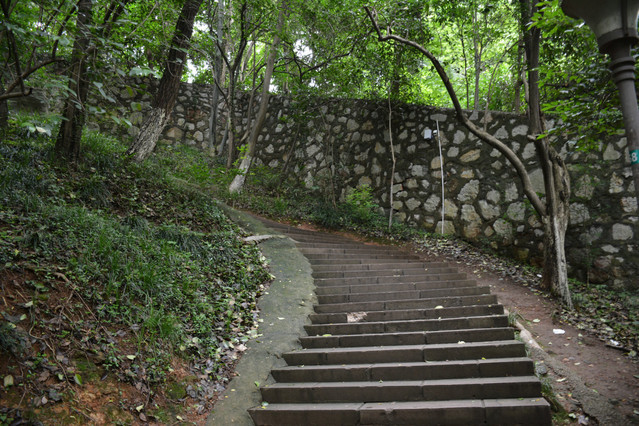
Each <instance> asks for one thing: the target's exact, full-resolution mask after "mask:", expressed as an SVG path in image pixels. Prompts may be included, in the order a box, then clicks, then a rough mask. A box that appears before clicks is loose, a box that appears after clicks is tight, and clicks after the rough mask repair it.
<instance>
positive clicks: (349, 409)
mask: <svg viewBox="0 0 639 426" xmlns="http://www.w3.org/2000/svg"><path fill="white" fill-rule="evenodd" d="M273 226H275V227H276V229H278V230H279V232H281V233H283V234H285V235H287V236H289V237H290V238H292V239H293V240H294V241H295V244H296V246H297V248H298V249H299V250H300V251H301V252H302V253H303V254H304V255H305V256H306V257H307V259H308V260H309V263H310V264H311V266H312V268H313V277H314V280H315V284H316V295H317V302H318V304H317V305H315V306H314V310H315V312H314V313H313V314H311V315H310V317H309V319H310V322H311V324H307V325H305V330H306V332H307V334H308V336H304V337H300V343H301V346H302V348H303V349H300V350H296V351H292V352H287V353H284V354H282V355H281V356H282V358H283V360H284V361H286V363H287V364H288V366H286V367H281V368H276V369H274V370H272V377H273V378H274V379H275V380H276V381H277V383H275V384H273V385H268V386H265V387H263V388H261V389H260V390H261V392H262V396H263V400H264V403H263V405H261V406H259V407H255V408H253V409H251V410H249V411H250V413H251V416H252V418H253V420H254V421H255V424H257V425H278V426H279V425H296V426H297V425H401V424H406V425H417V424H446V425H451V424H458V425H480V424H481V425H486V424H502V425H511V424H512V425H515V424H535V425H537V424H540V425H550V424H551V418H550V406H549V404H548V403H547V402H546V401H545V400H544V399H543V398H542V397H541V384H540V382H539V380H538V379H537V377H535V376H534V365H533V362H532V361H531V360H530V359H529V358H527V357H526V353H525V352H526V351H525V346H524V344H523V343H522V342H520V341H517V340H515V339H514V329H512V328H511V327H509V325H508V318H507V316H506V315H504V313H503V312H504V311H503V307H502V306H501V305H499V304H498V303H497V299H496V297H495V296H494V295H491V294H490V289H489V287H488V286H485V285H484V286H478V285H477V282H476V281H475V280H473V279H469V278H468V277H467V275H466V274H463V273H460V272H459V271H458V269H457V268H456V267H455V264H454V263H453V264H447V263H443V262H425V261H423V260H422V259H421V258H420V257H419V256H417V255H414V254H410V253H405V252H402V251H400V250H398V249H397V248H396V247H392V246H379V245H374V244H365V243H361V242H357V241H354V240H352V239H349V238H345V237H342V236H339V235H326V234H322V233H318V232H315V231H310V230H303V229H298V228H295V227H291V226H288V225H277V224H274V225H273Z"/></svg>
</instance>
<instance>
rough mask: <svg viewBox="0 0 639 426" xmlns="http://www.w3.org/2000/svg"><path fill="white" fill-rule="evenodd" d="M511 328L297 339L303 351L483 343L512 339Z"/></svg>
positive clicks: (512, 331)
mask: <svg viewBox="0 0 639 426" xmlns="http://www.w3.org/2000/svg"><path fill="white" fill-rule="evenodd" d="M514 333H515V332H514V330H513V329H512V328H510V327H492V328H472V329H467V330H441V331H409V332H403V333H402V332H398V333H379V334H375V333H371V334H347V335H336V336H333V335H322V336H304V337H300V343H301V344H302V347H303V348H305V349H312V348H337V347H340V348H351V347H358V346H359V347H363V346H398V345H423V344H428V345H431V344H437V343H458V342H460V341H465V342H484V341H491V340H493V341H494V340H508V339H514V337H515V335H514Z"/></svg>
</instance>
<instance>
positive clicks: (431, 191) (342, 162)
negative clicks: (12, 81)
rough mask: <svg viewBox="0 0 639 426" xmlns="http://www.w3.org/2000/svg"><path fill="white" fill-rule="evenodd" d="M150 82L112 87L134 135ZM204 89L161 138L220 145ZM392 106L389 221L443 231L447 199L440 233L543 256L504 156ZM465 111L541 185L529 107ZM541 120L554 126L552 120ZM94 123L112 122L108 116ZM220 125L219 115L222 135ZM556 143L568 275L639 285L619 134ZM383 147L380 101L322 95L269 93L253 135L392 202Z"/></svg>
mask: <svg viewBox="0 0 639 426" xmlns="http://www.w3.org/2000/svg"><path fill="white" fill-rule="evenodd" d="M155 84H157V82H155V81H153V80H148V79H145V80H143V79H137V80H136V81H131V82H129V85H128V86H126V85H125V86H123V87H121V88H119V89H117V90H116V93H115V94H116V95H117V96H116V98H117V105H118V106H117V108H118V109H119V111H118V112H119V113H120V114H124V115H128V117H129V119H130V121H131V123H133V126H132V127H130V128H129V129H128V134H129V135H131V136H135V134H136V132H137V131H138V127H137V126H138V125H139V124H140V123H141V122H142V119H143V114H144V111H145V110H146V108H148V106H149V105H150V101H151V96H150V95H149V94H148V92H149V90H148V89H152V87H153V86H154V85H155ZM151 92H152V90H151ZM210 92H211V89H210V88H209V87H207V86H202V85H191V84H183V85H182V88H181V92H180V95H179V98H178V103H177V105H176V108H175V110H174V113H173V116H172V120H171V122H170V123H169V124H168V125H167V127H166V128H165V130H164V134H163V138H164V139H163V141H161V142H163V143H167V144H188V145H193V146H197V147H199V148H201V149H203V150H205V151H207V152H215V147H210V146H209V143H208V139H209V128H208V116H209V111H210V107H211V106H210V102H209V96H210ZM247 100H248V96H246V95H241V96H240V102H239V107H238V111H237V118H238V124H239V126H240V128H239V129H238V131H239V132H243V131H244V129H245V128H246V126H247V125H248V124H249V123H248V122H247V120H246V118H243V117H244V114H245V113H246V110H247ZM258 101H259V100H258ZM256 102H257V101H256ZM302 104H303V105H302ZM392 109H393V112H392V117H393V119H392V126H393V128H392V130H393V144H394V150H395V156H396V159H397V164H396V169H395V170H396V171H395V175H394V185H393V194H394V195H393V199H394V201H393V206H392V207H393V211H394V212H395V213H394V214H395V220H397V221H400V222H405V223H408V224H410V225H413V226H418V227H421V228H423V229H425V230H427V231H431V232H439V231H440V230H441V229H442V224H441V215H442V212H441V209H442V204H443V207H444V216H445V218H444V223H443V229H444V232H445V233H449V234H456V235H459V236H462V237H464V238H465V239H467V240H470V241H472V242H475V243H477V244H482V245H489V246H491V247H493V248H494V249H496V250H497V251H499V252H501V253H505V254H507V255H509V256H512V257H515V258H517V259H520V260H524V261H528V262H530V263H532V264H540V263H541V261H542V247H543V246H542V241H543V239H542V234H543V227H542V225H541V223H540V221H539V220H538V218H537V217H536V215H535V213H534V211H533V209H532V207H531V206H530V205H529V203H528V202H527V200H526V199H525V197H524V195H523V191H522V188H521V185H520V183H519V180H518V177H517V175H516V174H515V172H514V171H513V170H512V168H511V167H510V165H509V164H508V163H507V161H506V160H505V158H504V157H503V156H502V155H501V154H499V153H498V152H497V151H496V150H494V149H493V148H491V147H489V146H488V145H486V144H483V143H481V142H480V141H479V140H478V139H477V138H476V137H474V136H473V135H472V134H469V132H468V131H467V130H466V129H465V128H464V127H463V126H462V125H461V124H459V123H458V122H457V121H456V119H455V116H454V112H453V111H452V110H450V109H442V108H434V107H429V106H424V105H408V104H395V105H393V106H392ZM471 118H472V119H473V120H474V121H475V122H476V123H478V124H479V125H480V126H485V127H486V129H487V130H488V131H489V133H491V134H493V135H494V136H495V137H497V138H499V139H501V140H502V141H504V142H506V143H507V144H509V145H510V147H511V148H512V149H513V150H514V151H515V152H516V153H517V154H518V155H519V156H520V158H522V159H523V160H524V162H525V163H526V165H527V168H528V170H529V172H530V173H531V178H532V181H533V184H534V185H535V188H536V191H537V192H539V193H543V192H544V186H543V177H542V172H541V169H540V167H539V163H538V161H537V156H536V153H535V148H534V144H533V143H532V142H530V141H529V140H528V139H527V137H526V136H527V133H528V126H527V124H526V117H523V116H521V115H517V114H511V113H502V112H494V111H491V112H489V113H488V114H486V115H484V114H483V113H479V114H474V115H473V116H472V117H471ZM548 125H549V126H552V125H553V123H552V121H551V122H549V123H548ZM94 126H96V127H100V126H102V127H103V128H102V130H109V131H115V130H117V129H116V128H115V127H113V128H105V125H104V124H100V125H98V124H96V123H94ZM223 126H224V122H223V121H221V123H220V126H219V127H218V129H217V132H218V134H220V135H221V133H222V131H223ZM438 126H439V129H440V132H439V138H437V137H433V138H431V139H425V138H424V130H425V129H430V130H435V129H437V127H438ZM107 127H108V125H107ZM554 142H555V144H556V146H558V147H559V151H560V153H561V156H562V157H563V158H564V160H565V161H566V163H567V165H568V168H569V170H570V175H571V185H572V196H571V207H570V226H569V228H568V232H567V235H566V247H567V257H568V262H569V267H570V269H569V273H570V275H571V276H574V277H577V278H579V279H581V280H583V281H586V280H587V281H588V282H590V283H594V284H597V283H605V284H608V285H610V286H613V287H616V288H626V289H638V288H639V279H638V276H639V235H637V234H639V230H638V229H639V228H638V225H637V223H638V221H639V211H638V209H637V199H636V197H635V196H634V184H633V182H632V175H631V170H630V158H629V154H628V148H627V142H626V139H625V138H624V137H616V138H612V139H609V140H606V141H602V143H601V146H600V150H599V151H597V152H580V151H577V150H575V149H573V146H574V141H570V140H566V141H559V140H555V141H554ZM439 143H441V149H442V154H443V155H442V156H441V157H440V155H439V146H438V144H439ZM390 149H391V147H390V137H389V131H388V105H387V103H386V102H375V101H363V100H352V99H317V100H316V101H314V102H311V103H309V102H308V101H306V102H304V103H302V102H300V101H296V100H294V99H287V98H284V97H276V96H274V97H271V100H270V103H269V113H268V117H267V120H266V123H265V126H264V129H263V130H262V133H261V135H260V136H259V147H258V159H257V162H258V164H263V165H267V166H269V167H272V168H274V169H277V168H282V167H283V166H284V164H287V166H288V169H289V170H291V171H292V172H294V174H295V175H296V176H298V177H299V179H301V180H303V181H304V182H305V184H306V185H307V186H309V187H316V188H318V189H320V190H321V189H322V188H323V187H324V188H325V187H326V186H327V185H333V186H334V188H335V190H336V193H337V194H339V195H340V196H341V197H344V196H345V194H347V193H348V191H352V190H353V189H354V188H357V187H358V186H361V185H369V186H370V187H371V188H372V192H373V194H374V196H375V198H376V202H377V203H378V204H379V205H380V206H382V207H383V208H384V209H385V211H386V212H388V209H389V208H390V206H389V190H390V188H389V185H390V170H391V154H390ZM442 173H443V174H444V199H443V200H442V196H441V193H442V188H441V174H442Z"/></svg>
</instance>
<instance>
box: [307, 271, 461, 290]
mask: <svg viewBox="0 0 639 426" xmlns="http://www.w3.org/2000/svg"><path fill="white" fill-rule="evenodd" d="M465 279H467V275H466V274H465V273H463V272H454V273H442V274H424V275H417V276H412V275H400V276H373V277H355V278H319V279H315V285H317V286H318V287H329V286H345V285H358V284H392V283H416V282H426V281H453V280H465Z"/></svg>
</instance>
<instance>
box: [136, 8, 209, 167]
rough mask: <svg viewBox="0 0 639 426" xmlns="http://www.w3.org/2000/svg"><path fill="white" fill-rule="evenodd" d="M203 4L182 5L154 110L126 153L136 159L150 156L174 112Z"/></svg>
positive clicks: (152, 107) (154, 102)
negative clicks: (196, 22)
mask: <svg viewBox="0 0 639 426" xmlns="http://www.w3.org/2000/svg"><path fill="white" fill-rule="evenodd" d="M201 4H202V0H187V1H186V3H184V6H183V7H182V11H181V12H180V16H179V18H178V20H177V23H176V25H175V34H174V35H173V40H172V41H171V49H170V50H169V55H168V57H167V60H166V64H165V67H164V73H163V74H162V79H161V80H160V87H158V92H157V93H156V95H155V98H154V99H153V103H152V105H151V111H150V112H149V113H148V115H147V116H146V119H145V120H144V123H143V124H142V127H141V128H140V133H139V134H138V136H137V138H135V140H134V141H133V143H132V144H131V146H130V147H129V149H128V150H127V152H126V154H127V155H128V156H131V157H132V158H133V159H134V160H135V161H142V160H144V159H146V158H147V157H148V156H149V155H151V153H152V152H153V150H154V149H155V145H156V144H157V141H158V139H159V138H160V134H161V133H162V130H163V129H164V126H165V125H166V122H167V121H168V118H169V116H170V115H171V112H173V106H174V105H175V100H176V99H177V95H178V91H179V89H180V81H181V80H182V72H183V70H184V64H185V62H186V52H187V48H188V45H189V41H190V40H191V35H192V34H193V23H194V21H195V16H196V15H197V12H198V10H199V9H200V5H201Z"/></svg>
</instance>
